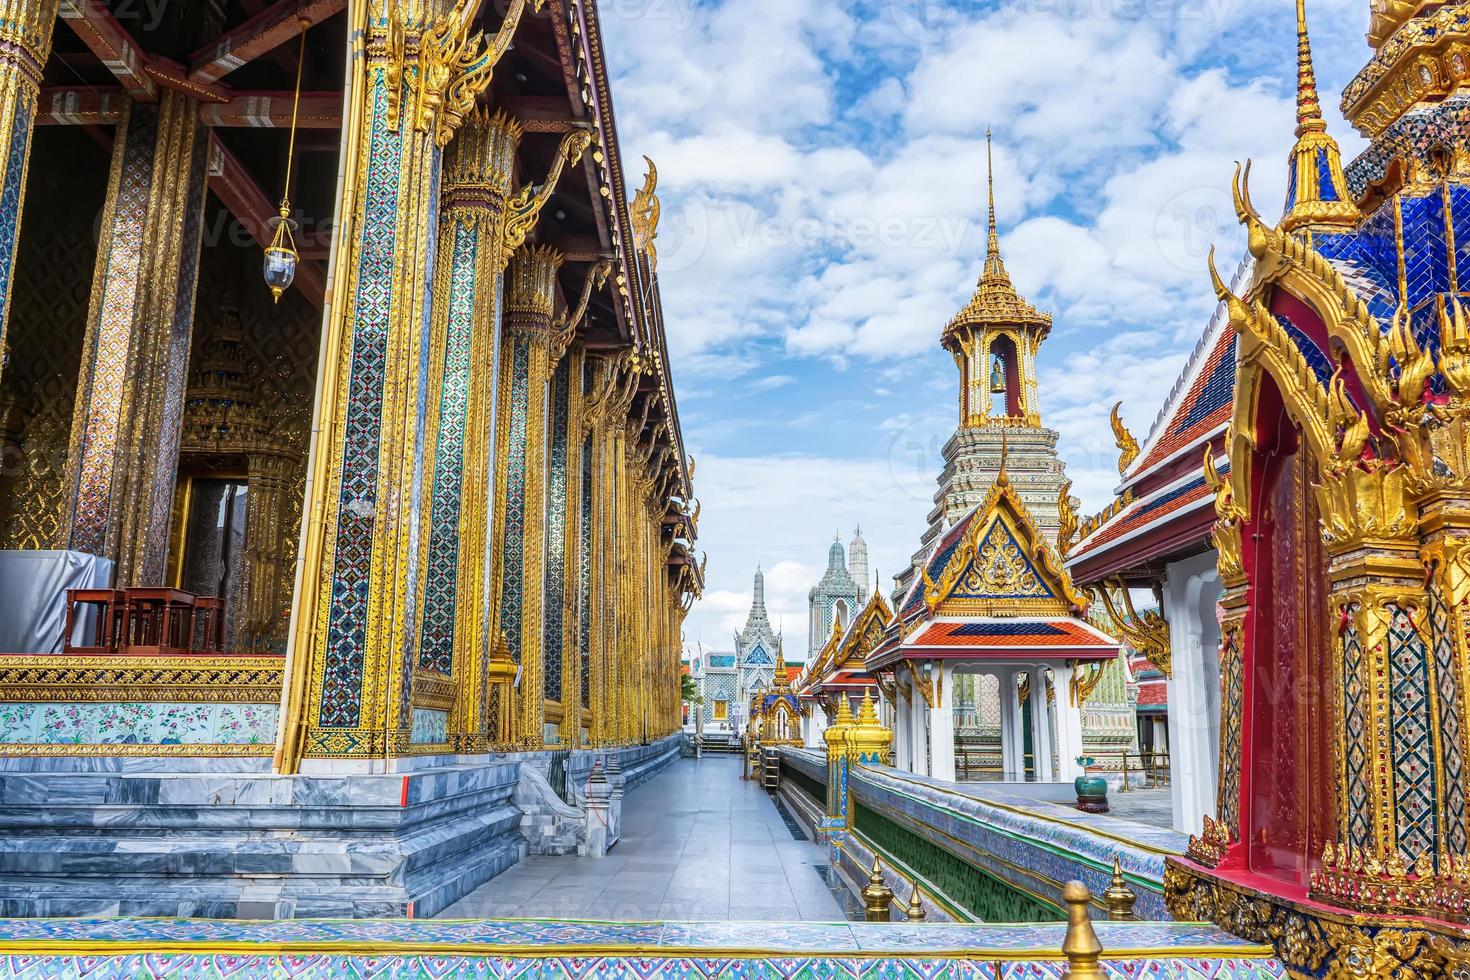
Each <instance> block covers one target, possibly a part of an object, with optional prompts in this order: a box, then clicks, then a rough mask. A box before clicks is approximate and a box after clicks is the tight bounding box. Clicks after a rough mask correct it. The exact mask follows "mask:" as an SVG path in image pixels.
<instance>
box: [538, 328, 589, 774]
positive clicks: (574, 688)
mask: <svg viewBox="0 0 1470 980" xmlns="http://www.w3.org/2000/svg"><path fill="white" fill-rule="evenodd" d="M572 329H575V328H574V327H573V328H572ZM563 335H564V337H567V339H569V331H564V332H563ZM552 353H553V355H555V354H557V353H558V352H557V351H556V350H553V352H552ZM585 359H586V355H585V353H584V352H583V350H582V347H581V345H580V344H573V345H571V347H570V349H569V350H567V351H566V353H565V354H564V355H563V356H562V357H560V358H559V359H557V362H556V364H555V366H554V367H553V369H552V372H551V391H550V413H551V417H550V420H549V425H548V430H549V439H550V448H549V454H548V457H547V464H548V467H547V502H546V549H547V550H546V675H545V685H544V687H545V693H546V700H547V701H555V702H556V703H557V704H558V705H560V707H561V712H562V715H561V726H560V732H559V737H560V740H561V742H562V744H564V745H577V744H579V743H580V742H581V729H582V671H581V663H582V660H581V653H582V637H583V631H582V623H581V619H582V615H583V613H584V611H585V609H586V599H585V597H584V596H583V595H582V594H581V588H582V578H583V564H582V559H583V547H582V545H583V541H584V536H583V531H582V523H583V507H582V497H583V493H584V487H583V473H582V470H583V463H582V450H583V448H584V446H583V440H582V439H581V438H580V437H579V436H580V433H581V430H582V418H581V417H582V413H583V410H584V402H585V395H584V392H583V374H584V367H583V365H584V362H585Z"/></svg>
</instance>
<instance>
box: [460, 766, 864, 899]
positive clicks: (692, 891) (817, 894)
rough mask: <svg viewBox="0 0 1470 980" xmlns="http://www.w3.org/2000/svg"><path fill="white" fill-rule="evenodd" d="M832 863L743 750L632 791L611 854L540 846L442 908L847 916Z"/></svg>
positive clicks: (682, 769) (676, 771) (673, 769)
mask: <svg viewBox="0 0 1470 980" xmlns="http://www.w3.org/2000/svg"><path fill="white" fill-rule="evenodd" d="M826 864H827V857H826V852H825V850H824V849H823V848H821V847H818V846H817V845H815V844H812V843H811V842H809V841H807V840H806V839H804V838H803V839H800V840H798V839H796V838H795V837H794V836H793V832H792V831H791V830H790V829H788V827H787V824H786V822H785V821H784V820H783V819H782V816H781V813H780V812H779V811H778V810H777V809H776V806H775V804H774V803H773V802H772V801H771V798H770V797H769V796H767V795H766V793H765V792H764V791H763V790H761V789H760V787H759V786H758V785H757V784H755V783H753V782H742V781H741V780H740V759H739V758H737V757H734V756H707V757H705V758H703V759H698V760H696V759H681V760H679V761H678V762H677V763H675V764H674V765H673V766H671V767H670V768H669V769H668V770H666V771H665V772H663V773H662V774H660V775H658V776H656V777H654V778H653V779H652V780H650V781H649V782H648V783H646V784H644V785H643V786H640V787H638V788H637V789H635V790H633V791H632V792H631V793H629V794H628V796H627V798H626V799H624V801H623V837H622V840H621V841H619V842H618V844H617V846H616V847H614V848H613V849H612V851H611V852H609V854H608V856H607V857H605V858H601V859H594V858H581V857H539V856H532V857H529V858H527V859H526V860H525V861H523V862H521V863H520V864H518V865H516V866H515V867H513V868H511V869H510V870H508V871H506V872H505V873H504V874H501V875H499V876H498V877H496V878H493V879H491V880H490V881H489V882H487V883H486V884H484V885H483V886H481V887H480V888H478V889H476V890H475V891H474V892H471V893H470V894H469V895H467V896H465V897H464V898H463V899H461V900H460V901H459V902H457V903H455V904H454V905H452V906H450V907H449V908H448V909H446V910H445V911H444V912H443V913H441V917H442V918H481V917H492V916H493V917H497V918H505V917H516V918H521V917H525V918H595V919H614V920H626V921H639V920H651V919H673V920H681V921H700V920H724V919H730V920H737V921H738V920H757V919H773V920H783V921H793V920H808V921H821V922H838V921H842V920H843V919H845V918H846V917H847V916H845V915H844V913H843V908H842V906H841V905H840V904H839V899H838V897H837V896H835V895H834V894H833V892H832V891H831V890H829V889H828V887H827V884H826V877H825V869H826ZM839 887H840V886H839Z"/></svg>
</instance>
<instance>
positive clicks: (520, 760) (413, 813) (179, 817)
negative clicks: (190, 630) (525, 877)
mask: <svg viewBox="0 0 1470 980" xmlns="http://www.w3.org/2000/svg"><path fill="white" fill-rule="evenodd" d="M613 758H615V759H616V760H617V762H618V763H619V764H620V765H621V766H622V771H623V774H624V786H625V787H632V786H634V785H637V784H638V783H639V782H642V781H644V780H646V779H648V778H650V777H651V776H653V775H654V774H656V773H657V772H659V771H661V770H662V769H663V768H664V767H665V766H667V765H669V764H670V763H672V762H673V761H674V760H675V759H677V758H678V739H677V738H668V739H663V740H661V741H659V742H655V743H653V744H651V745H645V746H635V747H632V748H627V749H609V750H600V751H596V752H593V751H577V752H574V753H573V754H572V758H571V759H570V760H569V763H568V769H569V780H570V781H571V782H572V784H573V785H576V786H578V787H579V788H580V787H581V786H584V785H585V783H586V775H587V774H588V773H590V771H591V769H592V766H593V764H594V762H596V761H597V760H599V759H601V760H604V763H605V764H606V761H608V760H611V759H613ZM547 759H549V756H548V755H546V754H545V753H526V754H521V755H496V756H479V757H473V758H468V757H464V756H459V757H454V756H442V757H439V760H438V761H439V762H440V764H439V765H437V766H423V765H420V766H415V767H404V768H403V769H400V770H399V771H396V772H388V773H338V774H314V775H313V774H307V775H299V776H277V775H273V774H271V773H269V772H258V771H254V772H253V771H249V770H248V769H244V770H243V771H242V769H240V768H237V766H236V763H237V762H239V761H243V760H217V759H141V758H140V759H131V758H123V759H44V758H41V759H6V760H0V916H5V917H11V916H80V915H138V916H190V917H211V918H218V917H224V918H292V917H301V918H305V917H332V918H365V917H380V916H389V917H397V916H402V917H411V918H425V917H428V916H432V915H435V914H436V913H438V912H440V911H442V910H443V909H445V908H446V907H448V906H449V905H452V904H453V903H455V902H456V901H458V900H459V899H460V898H462V897H464V896H465V895H466V894H468V893H469V892H471V891H473V890H474V889H476V888H478V887H479V886H480V885H482V884H484V883H485V882H486V881H489V880H490V879H491V878H493V877H494V876H495V875H498V874H500V873H501V872H502V871H504V870H506V869H507V868H509V867H511V866H512V865H514V864H516V863H517V862H519V861H520V860H522V858H524V857H525V855H526V851H527V845H526V838H525V836H524V834H523V832H522V825H523V819H524V818H525V817H526V813H525V812H524V810H523V809H522V808H521V807H518V806H517V805H516V799H515V796H516V788H517V786H518V785H519V784H520V783H521V766H522V765H523V764H525V765H531V766H537V767H538V768H540V767H543V766H544V764H545V762H546V760H547ZM249 761H250V762H251V763H253V762H254V761H255V760H249ZM262 761H264V762H267V763H268V761H269V760H262ZM220 763H225V764H223V765H221V764H220ZM538 763H539V765H538ZM523 795H524V794H523ZM522 802H524V800H523V801H522ZM565 822H566V821H562V823H565ZM559 827H560V824H558V827H556V828H551V829H552V830H557V831H558V833H559ZM578 827H579V828H580V821H578ZM579 833H580V829H579ZM542 836H551V837H555V836H558V834H552V833H547V832H546V828H542ZM561 836H566V837H568V838H569V840H568V842H567V843H568V847H569V849H570V850H571V851H572V852H575V850H576V846H577V841H575V840H571V839H570V838H571V837H572V836H573V835H572V834H570V832H569V833H567V834H562V835H561Z"/></svg>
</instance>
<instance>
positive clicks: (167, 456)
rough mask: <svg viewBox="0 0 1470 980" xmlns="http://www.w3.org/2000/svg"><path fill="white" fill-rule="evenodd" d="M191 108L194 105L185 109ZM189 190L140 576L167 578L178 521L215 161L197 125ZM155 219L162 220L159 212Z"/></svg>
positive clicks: (206, 136) (192, 142)
mask: <svg viewBox="0 0 1470 980" xmlns="http://www.w3.org/2000/svg"><path fill="white" fill-rule="evenodd" d="M185 112H186V114H191V113H192V110H191V109H186V110H185ZM186 159H187V160H188V167H189V170H188V175H187V178H186V179H187V188H188V189H187V192H186V197H185V203H184V205H183V212H184V214H183V216H184V227H183V231H182V233H181V234H180V236H179V250H178V254H177V256H176V258H177V262H178V264H177V266H175V267H174V270H173V271H175V272H176V276H175V283H174V303H173V322H172V323H170V324H169V332H168V349H167V356H166V357H165V358H163V362H164V364H163V375H162V380H163V390H162V395H163V401H162V405H161V411H160V412H159V415H158V420H157V431H156V433H154V434H153V438H154V439H156V440H157V441H156V442H154V444H153V445H152V447H150V448H149V450H148V451H150V452H152V453H153V455H154V458H155V459H156V460H158V462H157V463H156V464H154V465H153V466H152V467H150V468H149V469H148V470H146V471H145V472H147V473H149V479H150V482H151V484H152V490H151V491H150V492H149V494H148V504H149V511H148V527H147V535H146V539H145V543H144V547H143V551H142V557H141V561H140V562H139V563H138V566H137V572H136V574H137V576H138V578H137V580H138V581H142V582H162V581H163V580H164V576H165V575H166V574H167V568H168V549H169V531H170V530H171V525H172V523H173V498H174V493H173V491H174V484H175V482H176V481H177V479H178V474H177V461H178V458H179V438H180V434H181V427H182V424H183V416H184V393H185V389H186V388H187V387H188V380H189V377H188V373H189V355H190V352H191V350H192V337H193V333H194V294H195V290H196V289H197V288H198V285H199V254H200V250H201V249H202V248H203V244H204V243H203V230H204V205H205V196H206V189H207V188H206V179H207V175H208V162H209V130H208V129H207V128H206V127H204V126H201V125H197V124H195V125H194V134H193V136H192V137H191V138H190V141H189V154H188V157H187V158H186ZM155 220H157V219H156V218H155Z"/></svg>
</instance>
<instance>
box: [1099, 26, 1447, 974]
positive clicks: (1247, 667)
mask: <svg viewBox="0 0 1470 980" xmlns="http://www.w3.org/2000/svg"><path fill="white" fill-rule="evenodd" d="M1368 39H1369V44H1370V45H1371V47H1372V52H1371V54H1370V57H1369V59H1368V63H1367V64H1366V66H1365V67H1364V68H1363V69H1362V70H1361V71H1360V72H1359V73H1358V75H1357V76H1356V77H1355V78H1353V79H1352V81H1350V82H1349V83H1348V85H1347V88H1346V89H1345V91H1344V92H1343V96H1342V111H1343V115H1344V116H1345V117H1346V118H1347V120H1348V121H1349V122H1350V123H1351V124H1352V125H1353V126H1354V127H1355V128H1356V129H1357V130H1358V131H1359V132H1360V133H1361V134H1362V135H1363V136H1364V137H1365V138H1367V139H1368V140H1369V146H1368V148H1367V149H1366V150H1365V151H1364V152H1363V153H1362V154H1361V155H1360V156H1359V157H1358V158H1357V159H1356V160H1354V161H1352V163H1351V164H1349V165H1348V166H1346V167H1344V166H1343V164H1342V160H1341V156H1340V152H1339V149H1338V145H1337V143H1336V141H1335V140H1334V139H1333V137H1332V136H1331V134H1330V133H1329V132H1328V128H1327V125H1326V122H1325V120H1324V119H1323V117H1322V112H1321V107H1320V103H1319V97H1318V91H1317V83H1316V78H1315V74H1314V71H1313V65H1312V53H1311V46H1310V43H1309V40H1308V34H1307V22H1306V14H1305V11H1304V9H1303V4H1302V2H1301V0H1298V4H1297V46H1296V47H1297V79H1298V81H1297V127H1296V143H1295V145H1294V146H1293V147H1292V149H1291V152H1290V154H1289V157H1288V159H1287V161H1286V164H1287V172H1288V181H1287V187H1288V192H1287V197H1286V204H1285V207H1284V209H1283V213H1282V214H1281V216H1280V217H1279V218H1273V219H1268V218H1266V217H1264V216H1262V214H1261V213H1260V211H1259V210H1258V209H1257V207H1256V205H1255V203H1254V202H1253V200H1252V197H1251V193H1250V175H1249V169H1248V168H1247V169H1245V170H1243V171H1241V170H1238V171H1237V173H1236V177H1235V181H1234V188H1233V189H1234V198H1235V206H1236V212H1237V216H1238V217H1239V219H1240V221H1241V223H1242V224H1243V225H1244V226H1245V229H1246V231H1247V243H1248V249H1249V259H1248V263H1249V268H1248V271H1247V274H1246V275H1245V276H1243V277H1240V278H1237V280H1236V282H1235V283H1234V284H1231V285H1227V284H1226V283H1225V281H1224V280H1222V279H1221V277H1220V276H1219V275H1218V273H1216V272H1215V271H1214V266H1213V263H1212V264H1211V274H1212V280H1213V285H1214V288H1215V292H1216V295H1217V296H1218V297H1219V299H1220V300H1221V301H1222V303H1223V304H1224V310H1225V312H1224V319H1225V320H1226V321H1227V322H1228V325H1229V335H1230V340H1229V345H1230V346H1231V347H1232V348H1233V350H1232V351H1231V355H1232V356H1231V357H1230V358H1229V361H1233V365H1234V367H1233V385H1232V386H1231V388H1232V391H1233V395H1232V397H1230V398H1229V399H1228V401H1227V402H1226V408H1225V412H1226V415H1227V418H1228V424H1227V426H1226V428H1225V430H1224V432H1223V434H1222V435H1221V436H1220V437H1219V440H1218V442H1216V441H1215V439H1214V438H1213V437H1210V438H1208V439H1206V437H1205V435H1204V434H1203V433H1200V434H1197V435H1195V436H1194V437H1192V438H1194V439H1195V440H1196V441H1195V448H1194V451H1193V455H1194V456H1195V460H1196V461H1194V462H1191V461H1188V460H1186V459H1183V458H1181V460H1180V462H1179V464H1178V465H1179V468H1180V473H1179V478H1181V479H1186V480H1187V481H1188V482H1192V481H1193V480H1194V479H1195V478H1196V477H1195V476H1194V474H1193V473H1191V472H1190V470H1191V469H1192V468H1193V467H1195V466H1198V468H1199V470H1200V471H1202V472H1200V474H1199V475H1200V476H1202V477H1203V481H1204V484H1205V486H1206V488H1207V490H1206V493H1207V494H1208V497H1207V498H1206V499H1207V500H1208V501H1209V504H1211V505H1212V506H1208V505H1207V507H1208V510H1207V512H1206V513H1207V515H1208V516H1212V517H1213V523H1212V526H1211V527H1210V529H1209V540H1210V544H1211V545H1212V547H1213V551H1214V561H1213V565H1214V569H1215V574H1216V575H1217V576H1218V586H1216V588H1218V589H1219V590H1220V595H1219V600H1218V607H1219V610H1220V612H1219V615H1218V620H1217V623H1218V631H1219V632H1218V638H1219V639H1218V647H1217V650H1218V664H1219V676H1220V709H1219V719H1220V720H1219V731H1220V735H1219V743H1218V744H1219V749H1218V753H1219V754H1218V764H1217V767H1216V772H1217V774H1218V776H1217V783H1216V792H1215V797H1214V806H1213V813H1212V814H1206V815H1205V817H1204V819H1203V820H1202V821H1201V822H1202V825H1203V826H1202V830H1201V831H1200V833H1198V834H1197V835H1194V836H1192V837H1191V839H1190V845H1189V853H1188V856H1187V857H1185V858H1178V859H1174V858H1171V859H1169V860H1168V861H1167V862H1166V871H1165V897H1166V899H1167V901H1168V904H1169V908H1170V911H1171V912H1172V913H1173V914H1174V915H1175V916H1177V917H1179V918H1186V919H1195V918H1202V919H1212V920H1214V921H1216V922H1219V923H1221V924H1222V925H1224V926H1225V927H1226V928H1228V929H1231V930H1232V931H1235V932H1236V933H1238V934H1240V935H1242V936H1244V937H1246V938H1248V939H1252V940H1255V941H1261V942H1267V943H1271V944H1272V945H1273V946H1275V948H1276V952H1277V955H1278V956H1279V957H1280V959H1281V960H1282V961H1283V962H1284V963H1285V965H1286V966H1287V967H1289V968H1290V969H1291V970H1292V971H1293V972H1295V973H1298V974H1300V975H1312V976H1337V975H1347V974H1350V973H1353V974H1358V975H1365V976H1367V975H1376V976H1394V975H1397V976H1415V977H1421V976H1423V977H1428V976H1450V975H1453V974H1454V973H1456V972H1463V970H1464V964H1465V962H1466V958H1465V957H1466V954H1465V949H1466V945H1465V937H1466V931H1465V925H1464V923H1465V909H1466V908H1467V906H1470V885H1467V880H1466V875H1465V868H1466V867H1467V866H1470V808H1467V805H1466V800H1465V792H1466V786H1467V780H1466V777H1465V771H1464V765H1465V760H1466V758H1467V755H1470V741H1467V739H1470V727H1467V723H1466V714H1465V711H1466V705H1467V694H1470V691H1467V681H1466V678H1467V676H1470V674H1467V663H1470V647H1467V636H1466V630H1465V623H1464V621H1463V615H1462V613H1457V612H1456V611H1455V610H1462V611H1463V608H1464V606H1465V603H1466V602H1467V601H1470V562H1467V560H1466V559H1467V555H1470V506H1467V501H1470V314H1467V313H1466V310H1465V307H1464V305H1463V304H1464V290H1463V287H1462V285H1461V283H1460V281H1459V272H1458V260H1459V249H1458V246H1457V242H1458V241H1460V240H1461V239H1465V238H1467V236H1470V167H1467V165H1466V161H1467V160H1470V135H1467V133H1470V130H1467V127H1466V124H1465V120H1466V118H1467V112H1470V95H1467V94H1466V93H1465V86H1466V84H1467V81H1470V60H1467V58H1470V54H1467V47H1466V45H1467V43H1470V12H1467V9H1466V5H1465V4H1462V3H1452V4H1437V3H1395V2H1375V3H1373V4H1372V7H1371V26H1370V30H1369V38H1368ZM1467 240H1470V239H1467ZM1210 356H1211V357H1213V354H1211V355H1210ZM1207 363H1208V362H1207ZM1221 371H1222V372H1223V371H1229V369H1227V368H1221ZM1222 457H1223V458H1222ZM1186 485H1187V484H1186ZM1123 506H1124V507H1125V508H1126V506H1127V505H1126V504H1125V505H1123ZM1121 513H1123V511H1122V510H1120V514H1121ZM1101 530H1103V528H1100V529H1099V530H1098V531H1095V532H1094V536H1097V535H1098V534H1099V533H1100V531H1101ZM1083 558H1084V560H1085V558H1086V555H1084V556H1083ZM1119 574H1120V575H1121V576H1123V577H1125V578H1133V579H1137V578H1140V577H1141V576H1139V575H1138V573H1137V571H1136V570H1133V569H1120V570H1119ZM1191 580H1194V581H1201V582H1204V581H1207V580H1206V578H1205V576H1203V575H1196V574H1194V573H1191V574H1190V575H1189V577H1188V578H1186V579H1185V581H1186V582H1188V581H1191ZM1162 591H1163V592H1164V605H1165V613H1166V616H1167V618H1168V621H1169V624H1170V627H1171V633H1172V632H1173V630H1172V627H1173V626H1174V624H1175V623H1176V621H1178V620H1176V617H1175V615H1174V614H1173V613H1171V612H1170V610H1169V606H1170V603H1171V601H1177V599H1178V598H1179V597H1180V596H1181V594H1182V598H1183V599H1184V601H1185V602H1186V603H1187V602H1189V601H1190V600H1191V598H1192V597H1191V596H1190V594H1189V591H1188V590H1187V589H1180V588H1179V587H1177V586H1176V585H1175V583H1173V582H1169V583H1167V584H1166V587H1165V588H1164V589H1163V590H1162ZM1199 591H1203V590H1202V589H1201V590H1199ZM1213 639H1214V634H1211V635H1210V636H1209V637H1207V639H1206V642H1209V640H1213ZM1171 640H1172V644H1171V646H1172V649H1173V651H1174V656H1173V661H1174V664H1175V671H1174V679H1175V681H1176V685H1175V689H1177V687H1178V684H1177V682H1178V681H1179V679H1180V677H1181V674H1182V671H1180V670H1179V669H1178V664H1179V662H1180V659H1181V658H1182V657H1184V656H1188V657H1193V656H1194V651H1193V644H1194V642H1195V641H1194V638H1193V637H1190V638H1187V639H1184V638H1181V637H1179V636H1178V635H1177V634H1176V635H1172V636H1171ZM1195 683H1198V679H1196V680H1195ZM1175 700H1176V698H1175V696H1174V690H1171V697H1170V701H1171V705H1172V703H1173V702H1174V701H1175ZM1171 711H1172V707H1171Z"/></svg>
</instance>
